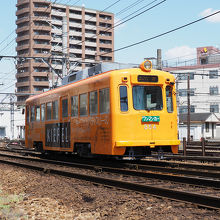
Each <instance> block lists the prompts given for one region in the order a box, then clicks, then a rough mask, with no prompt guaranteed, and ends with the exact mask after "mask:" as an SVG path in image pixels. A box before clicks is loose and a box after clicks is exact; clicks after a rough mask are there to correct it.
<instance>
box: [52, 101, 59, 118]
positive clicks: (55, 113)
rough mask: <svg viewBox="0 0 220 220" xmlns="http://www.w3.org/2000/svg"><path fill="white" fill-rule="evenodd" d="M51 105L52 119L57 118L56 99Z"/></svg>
mask: <svg viewBox="0 0 220 220" xmlns="http://www.w3.org/2000/svg"><path fill="white" fill-rule="evenodd" d="M52 107H53V119H58V101H53V102H52Z"/></svg>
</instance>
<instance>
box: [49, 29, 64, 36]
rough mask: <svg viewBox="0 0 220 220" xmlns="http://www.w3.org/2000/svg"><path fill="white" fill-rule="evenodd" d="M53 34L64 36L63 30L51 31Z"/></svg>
mask: <svg viewBox="0 0 220 220" xmlns="http://www.w3.org/2000/svg"><path fill="white" fill-rule="evenodd" d="M51 33H53V34H58V35H62V29H51Z"/></svg>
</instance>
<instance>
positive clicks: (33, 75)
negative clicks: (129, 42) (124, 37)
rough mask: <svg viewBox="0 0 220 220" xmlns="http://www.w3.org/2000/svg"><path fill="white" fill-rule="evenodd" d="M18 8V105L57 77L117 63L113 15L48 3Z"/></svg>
mask: <svg viewBox="0 0 220 220" xmlns="http://www.w3.org/2000/svg"><path fill="white" fill-rule="evenodd" d="M16 7H17V12H16V16H17V21H16V24H17V30H16V33H17V39H16V41H17V47H16V51H17V55H18V56H20V57H22V58H21V59H18V62H17V74H16V78H17V83H16V88H17V94H18V95H17V102H18V104H23V103H24V101H25V100H26V99H27V98H28V97H29V94H38V93H40V92H42V91H43V90H45V89H48V88H49V87H50V86H52V84H53V85H54V84H55V83H56V81H57V76H58V75H65V74H68V73H69V72H70V71H71V72H73V71H78V70H81V69H83V68H85V67H87V66H90V63H94V62H113V61H114V54H113V53H112V51H113V48H114V29H113V28H112V27H113V22H114V14H112V13H109V12H103V11H97V10H93V9H87V8H84V7H78V6H71V5H62V4H56V3H55V4H54V3H51V2H50V1H45V0H18V1H17V5H16ZM111 28H112V29H111ZM24 57H35V59H33V58H30V59H25V58H24ZM42 58H44V59H42ZM48 58H49V59H48ZM63 58H65V59H63ZM74 61H78V62H74ZM19 93H22V94H21V95H19Z"/></svg>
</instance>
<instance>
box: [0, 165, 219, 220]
mask: <svg viewBox="0 0 220 220" xmlns="http://www.w3.org/2000/svg"><path fill="white" fill-rule="evenodd" d="M6 219H7V220H12V219H13V220H15V219H19V220H20V219H21V220H25V219H28V220H29V219H35V220H44V219H45V220H46V219H47V220H50V219H74V220H81V219H82V220H90V219H91V220H92V219H111V220H112V219H113V220H118V219H122V220H123V219H154V220H155V219H172V220H179V219H203V220H204V219H206V220H208V219H220V212H218V211H213V210H207V209H202V208H198V207H194V206H193V205H191V204H185V203H180V202H174V201H170V200H166V199H159V198H155V197H152V196H150V195H143V194H139V193H134V192H128V191H123V190H118V189H115V188H110V187H103V186H99V185H94V184H91V183H88V182H85V181H79V180H75V179H71V178H64V177H59V176H55V175H51V174H45V173H41V172H35V171H31V170H27V169H22V168H16V167H13V166H9V165H3V164H0V220H6Z"/></svg>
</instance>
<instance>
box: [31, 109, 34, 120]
mask: <svg viewBox="0 0 220 220" xmlns="http://www.w3.org/2000/svg"><path fill="white" fill-rule="evenodd" d="M34 120H35V107H34V106H31V121H34Z"/></svg>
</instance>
